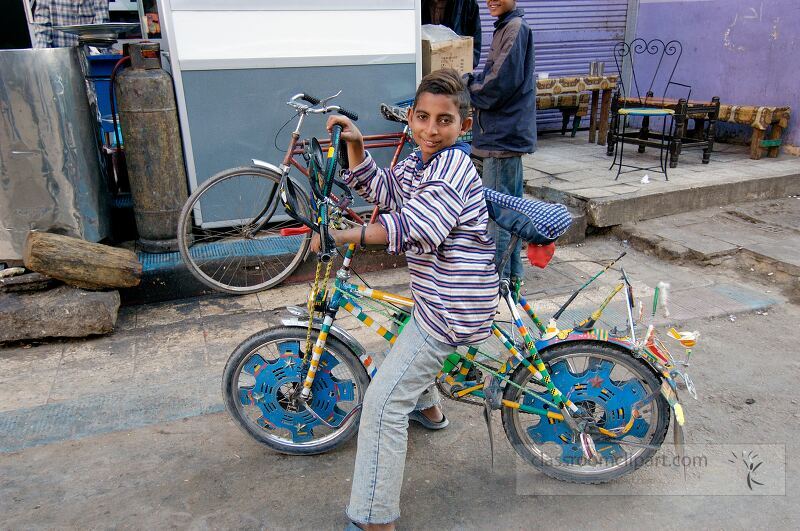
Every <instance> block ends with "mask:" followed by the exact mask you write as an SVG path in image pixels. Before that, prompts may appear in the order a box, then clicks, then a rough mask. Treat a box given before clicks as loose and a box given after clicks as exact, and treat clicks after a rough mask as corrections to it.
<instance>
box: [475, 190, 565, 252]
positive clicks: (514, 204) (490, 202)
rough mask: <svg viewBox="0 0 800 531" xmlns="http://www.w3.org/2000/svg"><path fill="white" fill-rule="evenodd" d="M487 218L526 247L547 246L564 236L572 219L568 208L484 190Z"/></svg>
mask: <svg viewBox="0 0 800 531" xmlns="http://www.w3.org/2000/svg"><path fill="white" fill-rule="evenodd" d="M483 196H484V198H485V199H486V206H487V208H488V209H489V217H490V218H492V220H494V222H495V223H497V225H499V226H500V227H501V228H503V229H505V230H507V231H508V232H510V233H511V234H514V235H516V236H518V237H519V238H520V239H521V240H525V241H526V242H528V243H529V244H539V245H547V244H549V243H552V242H554V241H556V240H557V239H558V238H559V237H561V235H563V234H564V233H565V232H566V231H567V228H569V226H570V224H572V216H571V215H570V213H569V210H567V207H565V206H564V205H561V204H558V203H546V202H544V201H538V200H536V199H525V198H523V197H514V196H510V195H506V194H501V193H500V192H497V191H495V190H492V189H491V188H484V189H483Z"/></svg>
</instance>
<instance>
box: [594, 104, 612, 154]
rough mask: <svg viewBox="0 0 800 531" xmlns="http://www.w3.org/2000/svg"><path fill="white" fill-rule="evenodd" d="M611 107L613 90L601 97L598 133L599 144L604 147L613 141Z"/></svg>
mask: <svg viewBox="0 0 800 531" xmlns="http://www.w3.org/2000/svg"><path fill="white" fill-rule="evenodd" d="M609 107H611V89H605V90H603V92H602V94H601V95H600V127H599V129H598V131H597V143H598V144H600V145H601V146H604V145H605V144H606V142H607V141H608V142H610V140H611V128H609V127H608V110H609ZM610 149H611V151H608V152H607V154H608V155H611V154H612V153H613V150H614V148H610Z"/></svg>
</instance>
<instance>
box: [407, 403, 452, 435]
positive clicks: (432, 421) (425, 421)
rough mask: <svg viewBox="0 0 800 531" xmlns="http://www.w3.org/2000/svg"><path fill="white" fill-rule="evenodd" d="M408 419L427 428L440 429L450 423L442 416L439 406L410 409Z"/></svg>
mask: <svg viewBox="0 0 800 531" xmlns="http://www.w3.org/2000/svg"><path fill="white" fill-rule="evenodd" d="M408 420H410V421H414V422H417V423H419V424H421V425H422V426H423V427H424V428H427V429H429V430H441V429H443V428H446V427H447V426H448V425H449V424H450V421H449V420H447V417H445V416H444V413H442V410H441V408H439V406H433V407H429V408H428V409H422V410H419V411H412V412H411V413H410V414H409V415H408Z"/></svg>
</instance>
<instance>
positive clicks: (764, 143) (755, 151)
mask: <svg viewBox="0 0 800 531" xmlns="http://www.w3.org/2000/svg"><path fill="white" fill-rule="evenodd" d="M790 114H791V108H790V107H767V106H763V105H762V106H755V105H727V104H725V105H720V107H719V118H718V120H719V121H720V122H729V123H734V124H740V125H749V126H750V127H752V128H753V136H752V138H751V139H750V158H751V159H753V160H758V159H760V158H761V156H762V155H763V154H764V150H765V149H766V150H767V156H768V157H777V156H778V154H779V153H780V149H781V142H782V138H781V137H782V136H783V131H784V129H786V126H787V125H789V116H790ZM767 129H769V134H767ZM765 136H767V139H766V140H765V139H764V137H765Z"/></svg>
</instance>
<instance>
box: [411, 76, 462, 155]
mask: <svg viewBox="0 0 800 531" xmlns="http://www.w3.org/2000/svg"><path fill="white" fill-rule="evenodd" d="M408 125H409V127H411V133H412V134H413V135H414V142H416V143H417V145H418V146H419V150H420V152H421V153H422V160H423V161H424V162H428V161H429V160H430V158H431V156H432V155H433V154H434V153H436V152H438V151H441V150H443V149H445V148H447V147H450V146H452V145H453V144H455V142H456V139H457V138H458V136H459V135H461V134H462V133H465V132H467V131H469V129H470V128H471V127H472V118H467V119H466V120H461V116H460V115H459V114H458V105H456V103H455V101H453V97H452V96H445V95H444V94H431V93H430V92H423V93H422V94H420V95H419V97H418V98H417V101H416V102H415V104H414V106H413V107H411V108H410V109H409V110H408Z"/></svg>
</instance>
